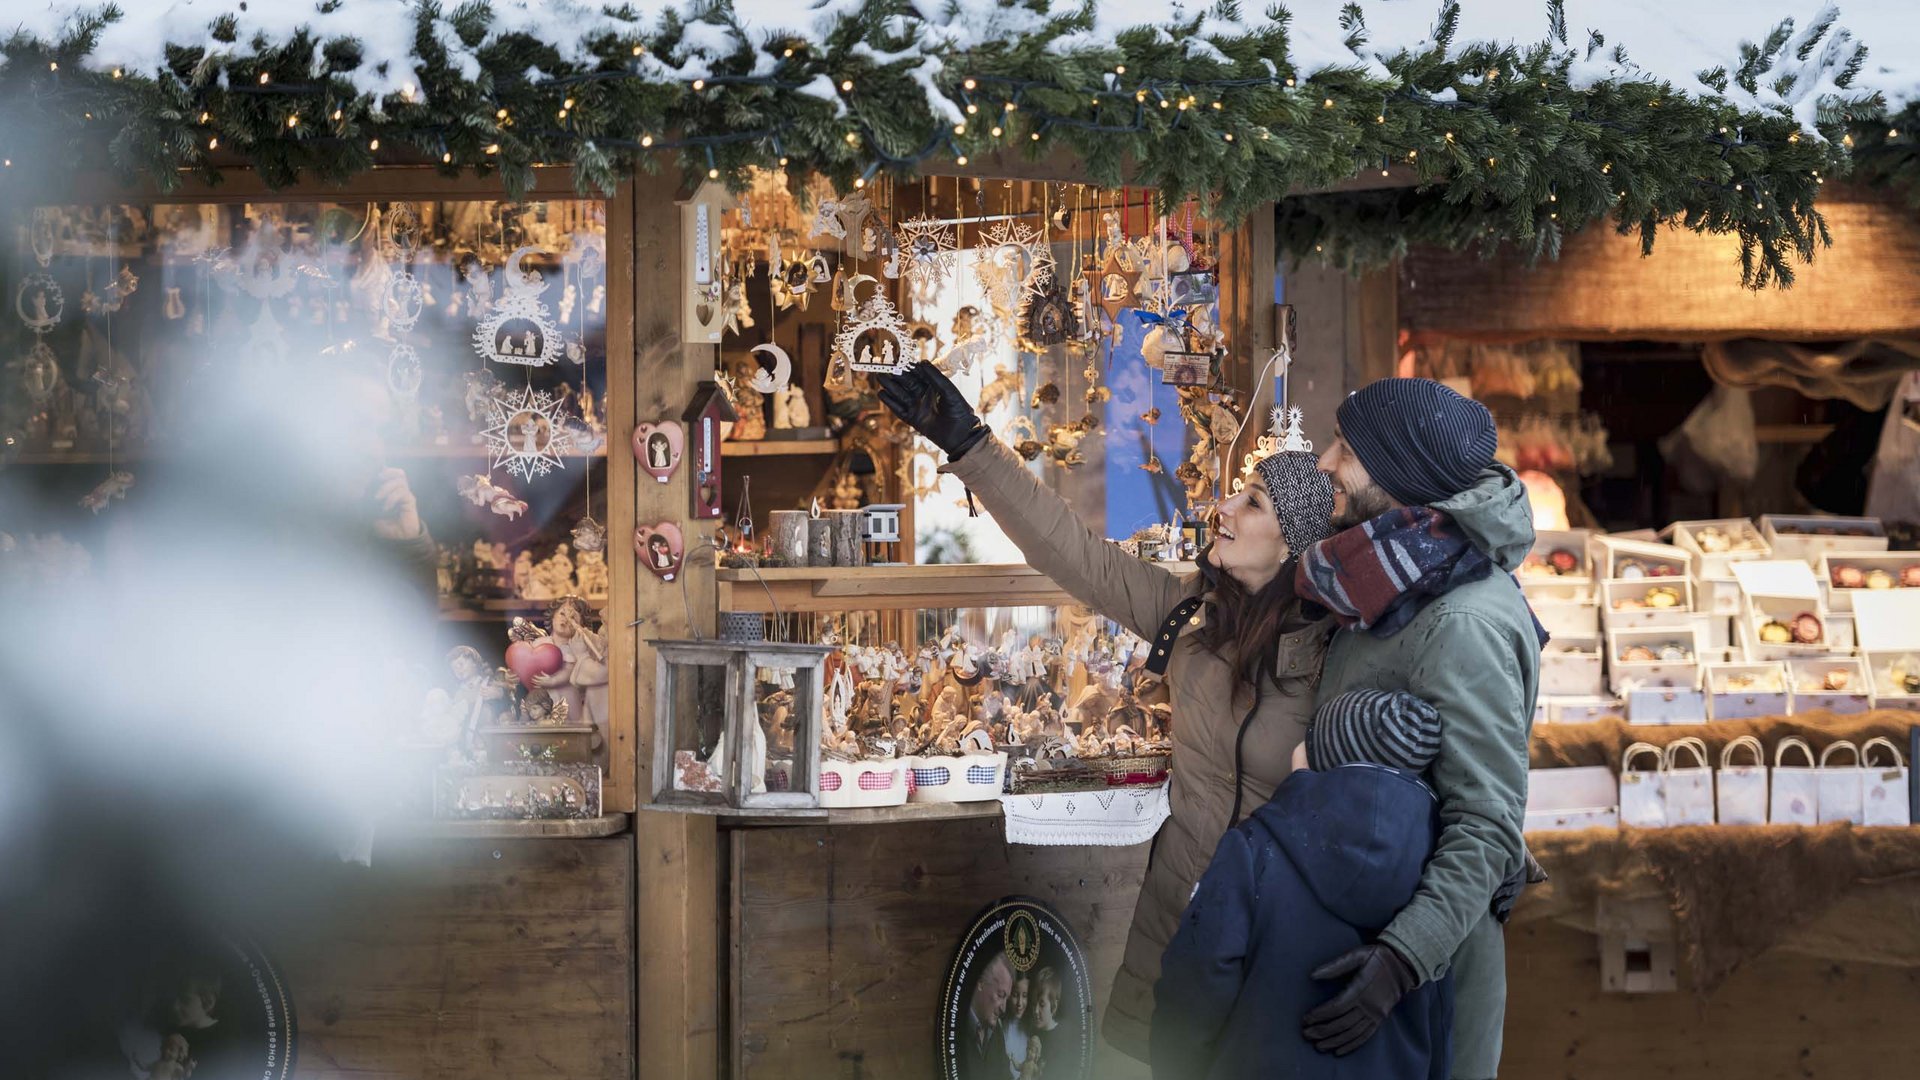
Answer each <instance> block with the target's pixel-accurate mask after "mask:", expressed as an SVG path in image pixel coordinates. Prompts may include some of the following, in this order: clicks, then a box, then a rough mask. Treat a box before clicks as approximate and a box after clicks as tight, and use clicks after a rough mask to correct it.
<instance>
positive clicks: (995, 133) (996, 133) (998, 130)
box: [992, 125, 1003, 139]
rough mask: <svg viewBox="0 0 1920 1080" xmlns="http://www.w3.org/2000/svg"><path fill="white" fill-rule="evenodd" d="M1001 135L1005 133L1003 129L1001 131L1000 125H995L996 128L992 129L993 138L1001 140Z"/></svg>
mask: <svg viewBox="0 0 1920 1080" xmlns="http://www.w3.org/2000/svg"><path fill="white" fill-rule="evenodd" d="M1001 134H1003V131H1002V129H1001V128H1000V127H999V125H995V126H994V127H993V128H992V135H993V137H994V138H996V139H997V138H999V137H1000V136H1001Z"/></svg>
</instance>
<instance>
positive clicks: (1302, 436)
mask: <svg viewBox="0 0 1920 1080" xmlns="http://www.w3.org/2000/svg"><path fill="white" fill-rule="evenodd" d="M1305 421H1306V416H1305V414H1303V413H1302V412H1301V411H1300V406H1298V405H1289V406H1287V407H1286V408H1285V409H1281V408H1277V407H1276V408H1275V409H1274V410H1273V437H1274V438H1275V439H1277V440H1279V443H1280V449H1281V450H1282V451H1286V452H1288V453H1297V454H1311V453H1313V443H1312V442H1310V441H1308V439H1307V435H1306V432H1305V431H1304V430H1302V427H1301V425H1302V424H1304V423H1305Z"/></svg>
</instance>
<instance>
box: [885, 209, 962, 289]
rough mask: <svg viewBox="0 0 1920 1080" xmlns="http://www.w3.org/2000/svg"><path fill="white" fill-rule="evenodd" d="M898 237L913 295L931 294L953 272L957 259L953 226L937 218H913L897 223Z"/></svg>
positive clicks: (957, 247)
mask: <svg viewBox="0 0 1920 1080" xmlns="http://www.w3.org/2000/svg"><path fill="white" fill-rule="evenodd" d="M898 237H899V241H900V257H901V260H902V261H903V262H905V264H906V276H907V281H908V283H909V284H911V285H912V286H913V290H914V294H915V295H916V296H919V295H927V296H930V295H932V294H933V293H934V292H935V291H937V290H938V289H939V288H940V286H941V285H943V284H945V283H946V281H947V279H948V278H949V277H951V276H952V275H953V267H954V263H955V262H956V261H957V260H958V258H959V245H958V242H957V240H956V238H955V235H954V230H953V226H952V225H949V224H948V223H946V222H944V221H940V220H938V219H936V218H926V217H918V218H912V219H910V220H907V221H903V222H901V223H900V228H899V231H898Z"/></svg>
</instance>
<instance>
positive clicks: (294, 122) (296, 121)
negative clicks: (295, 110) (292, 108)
mask: <svg viewBox="0 0 1920 1080" xmlns="http://www.w3.org/2000/svg"><path fill="white" fill-rule="evenodd" d="M287 126H288V127H290V128H296V127H299V126H300V118H299V117H297V116H289V117H287Z"/></svg>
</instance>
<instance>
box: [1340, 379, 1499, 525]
mask: <svg viewBox="0 0 1920 1080" xmlns="http://www.w3.org/2000/svg"><path fill="white" fill-rule="evenodd" d="M1336 415H1337V416H1338V418H1339V421H1340V435H1341V437H1342V438H1344V439H1346V441H1347V445H1348V446H1349V447H1352V449H1353V452H1354V455H1355V456H1356V457H1358V458H1359V459H1360V464H1362V465H1365V466H1366V467H1367V475H1368V476H1370V477H1372V478H1373V482H1374V483H1376V484H1378V485H1380V487H1381V489H1382V490H1383V491H1385V492H1386V493H1387V494H1389V495H1391V496H1393V497H1394V498H1395V499H1396V500H1398V501H1399V502H1401V503H1404V504H1405V505H1407V506H1429V505H1431V504H1433V503H1437V502H1442V501H1444V500H1447V499H1450V498H1452V497H1453V496H1455V495H1458V494H1460V493H1461V492H1463V491H1465V490H1467V489H1468V488H1470V487H1472V486H1473V482H1474V480H1475V479H1477V478H1478V477H1479V476H1480V473H1481V471H1482V470H1484V469H1485V468H1486V467H1487V466H1489V465H1492V464H1493V452H1494V451H1495V450H1496V449H1498V448H1499V445H1500V436H1499V434H1498V433H1497V432H1496V431H1495V430H1494V426H1493V414H1492V413H1490V412H1488V411H1487V407H1486V406H1485V405H1482V404H1480V403H1479V402H1477V401H1475V400H1473V399H1472V398H1469V397H1463V396H1462V395H1461V394H1460V393H1459V392H1458V391H1456V390H1454V389H1453V388H1452V387H1449V386H1444V385H1442V384H1440V383H1437V382H1434V381H1433V380H1432V379H1381V380H1380V381H1378V382H1375V383H1369V384H1368V385H1366V386H1364V387H1362V388H1360V389H1359V390H1356V391H1355V392H1353V393H1351V394H1348V395H1347V400H1345V401H1343V402H1341V403H1340V410H1339V412H1338V413H1337V414H1336Z"/></svg>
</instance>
